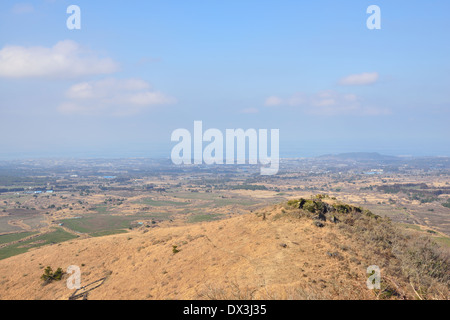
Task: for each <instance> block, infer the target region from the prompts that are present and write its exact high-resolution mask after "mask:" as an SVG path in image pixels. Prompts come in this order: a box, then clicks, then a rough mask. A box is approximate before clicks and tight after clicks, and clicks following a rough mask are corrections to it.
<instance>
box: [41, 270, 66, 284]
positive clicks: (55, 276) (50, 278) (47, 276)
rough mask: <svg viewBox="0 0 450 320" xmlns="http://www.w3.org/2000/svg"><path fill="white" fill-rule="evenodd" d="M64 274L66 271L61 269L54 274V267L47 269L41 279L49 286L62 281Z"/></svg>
mask: <svg viewBox="0 0 450 320" xmlns="http://www.w3.org/2000/svg"><path fill="white" fill-rule="evenodd" d="M63 274H64V271H63V270H62V269H61V268H58V269H56V271H55V272H53V269H52V267H50V266H48V267H47V268H45V270H44V274H43V275H42V276H41V279H42V280H44V282H45V283H46V284H47V283H50V282H52V281H53V280H55V281H59V280H61V278H62V276H63Z"/></svg>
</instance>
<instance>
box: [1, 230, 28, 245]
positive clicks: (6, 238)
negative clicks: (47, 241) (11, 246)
mask: <svg viewBox="0 0 450 320" xmlns="http://www.w3.org/2000/svg"><path fill="white" fill-rule="evenodd" d="M36 233H37V232H19V233H11V234H4V235H2V236H0V244H4V243H10V242H13V241H17V240H20V239H23V238H26V237H28V236H31V235H33V234H36Z"/></svg>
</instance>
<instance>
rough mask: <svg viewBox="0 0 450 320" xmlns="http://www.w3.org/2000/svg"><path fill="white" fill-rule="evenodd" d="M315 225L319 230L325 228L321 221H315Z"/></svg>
mask: <svg viewBox="0 0 450 320" xmlns="http://www.w3.org/2000/svg"><path fill="white" fill-rule="evenodd" d="M314 225H315V226H316V227H319V228H322V227H324V226H325V225H324V224H323V223H322V222H320V221H318V220H316V221H314Z"/></svg>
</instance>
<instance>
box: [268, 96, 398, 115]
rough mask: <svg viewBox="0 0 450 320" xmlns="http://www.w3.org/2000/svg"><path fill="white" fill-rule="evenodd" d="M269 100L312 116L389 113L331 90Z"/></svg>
mask: <svg viewBox="0 0 450 320" xmlns="http://www.w3.org/2000/svg"><path fill="white" fill-rule="evenodd" d="M268 99H269V98H268ZM270 99H271V101H277V103H278V104H277V105H281V106H291V107H297V108H299V109H301V110H302V111H304V112H305V113H307V114H312V115H321V116H336V115H384V114H389V113H390V111H389V110H388V109H386V108H377V107H367V106H365V105H364V104H363V102H362V99H361V98H359V97H358V96H356V95H355V94H348V93H339V92H336V91H332V90H325V91H320V92H317V93H315V94H310V95H308V94H305V93H295V94H294V95H292V96H291V97H289V98H286V99H282V98H280V97H276V96H271V97H270ZM266 105H267V99H266Z"/></svg>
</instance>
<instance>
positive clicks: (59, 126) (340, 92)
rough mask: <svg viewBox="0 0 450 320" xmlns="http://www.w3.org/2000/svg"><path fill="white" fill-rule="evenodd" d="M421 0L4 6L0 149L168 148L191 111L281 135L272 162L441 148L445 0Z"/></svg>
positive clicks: (445, 98) (26, 152) (448, 77)
mask: <svg viewBox="0 0 450 320" xmlns="http://www.w3.org/2000/svg"><path fill="white" fill-rule="evenodd" d="M430 3H431V2H428V3H427V2H424V1H379V0H375V1H361V0H355V1H320V0H319V1H298V0H295V1H286V0H281V1H261V0H259V1H256V0H244V1H243V0H241V1H232V0H228V1H194V0H188V1H168V0H165V1H101V0H96V1H82V0H76V1H64V0H61V1H59V0H53V1H51V0H36V1H28V2H22V1H9V0H3V1H1V3H0V135H1V137H2V138H1V139H0V150H1V151H0V158H7V157H8V158H11V157H19V156H73V157H83V156H105V157H108V156H114V157H117V156H123V157H127V156H145V157H169V156H170V149H171V148H172V146H173V145H174V143H172V142H171V141H170V135H171V132H172V131H173V130H175V129H177V128H186V129H189V130H193V122H194V120H202V121H203V126H204V128H205V129H206V128H218V129H220V130H223V131H225V129H228V128H243V129H248V128H255V129H280V151H281V156H289V157H293V156H298V157H302V156H312V155H320V154H324V153H338V152H352V151H378V152H381V153H387V154H396V155H447V156H450V148H449V146H450V126H449V120H450V90H449V89H450V59H449V57H450V41H448V34H449V33H450V18H448V17H449V16H450V3H449V2H448V1H444V0H443V1H433V2H432V4H430ZM71 4H76V5H78V6H79V7H80V9H81V29H80V30H69V29H68V28H67V27H66V20H67V18H68V17H69V14H67V13H66V9H67V7H68V6H69V5H71ZM372 4H375V5H378V6H379V7H380V9H381V30H369V29H368V28H367V27H366V20H367V18H368V17H369V14H367V13H366V9H367V7H368V6H369V5H372Z"/></svg>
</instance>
